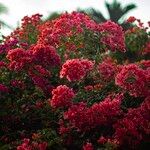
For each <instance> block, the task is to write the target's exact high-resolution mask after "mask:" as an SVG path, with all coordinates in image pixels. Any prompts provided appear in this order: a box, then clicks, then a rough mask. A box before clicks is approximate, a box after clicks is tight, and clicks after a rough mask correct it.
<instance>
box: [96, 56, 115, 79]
mask: <svg viewBox="0 0 150 150" xmlns="http://www.w3.org/2000/svg"><path fill="white" fill-rule="evenodd" d="M116 70H117V65H116V64H115V63H114V62H113V61H112V60H110V59H106V60H104V61H103V62H102V63H100V64H99V65H98V71H99V73H100V76H101V78H102V79H103V80H104V81H112V79H114V77H115V73H116Z"/></svg>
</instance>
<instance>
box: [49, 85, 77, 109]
mask: <svg viewBox="0 0 150 150" xmlns="http://www.w3.org/2000/svg"><path fill="white" fill-rule="evenodd" d="M74 96H75V93H74V92H73V90H72V89H70V88H69V87H67V86H66V85H59V86H58V87H57V88H56V89H54V90H53V91H52V99H51V100H49V101H50V105H51V106H52V107H53V108H62V107H68V106H70V105H71V104H72V99H73V98H74Z"/></svg>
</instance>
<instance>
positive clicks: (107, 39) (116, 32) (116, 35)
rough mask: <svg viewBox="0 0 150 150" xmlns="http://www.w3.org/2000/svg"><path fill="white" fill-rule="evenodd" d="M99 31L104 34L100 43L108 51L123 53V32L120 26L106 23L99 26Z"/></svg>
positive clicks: (109, 22)
mask: <svg viewBox="0 0 150 150" xmlns="http://www.w3.org/2000/svg"><path fill="white" fill-rule="evenodd" d="M99 31H100V32H103V34H104V37H102V39H101V42H102V43H104V44H105V45H106V46H108V49H109V50H111V51H116V50H118V51H121V52H125V40H124V32H123V29H122V27H121V26H119V25H118V24H116V23H114V22H112V21H107V22H105V23H102V24H100V25H99Z"/></svg>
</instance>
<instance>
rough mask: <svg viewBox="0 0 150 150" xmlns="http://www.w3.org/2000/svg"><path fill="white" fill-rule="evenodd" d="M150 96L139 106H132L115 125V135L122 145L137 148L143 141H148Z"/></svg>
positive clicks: (149, 132) (149, 131)
mask: <svg viewBox="0 0 150 150" xmlns="http://www.w3.org/2000/svg"><path fill="white" fill-rule="evenodd" d="M149 120H150V97H147V98H146V99H145V100H144V102H143V103H142V104H141V106H140V107H138V108H130V109H129V110H128V113H127V114H126V115H125V117H124V118H123V119H120V120H118V122H117V123H116V124H115V125H114V128H115V130H116V131H115V133H114V135H113V137H114V138H115V139H117V140H118V141H119V144H120V145H124V146H126V147H130V148H131V147H132V148H133V149H135V148H137V145H138V144H140V142H141V141H146V140H147V138H148V135H149V134H150V127H149Z"/></svg>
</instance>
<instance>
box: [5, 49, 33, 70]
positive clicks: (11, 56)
mask: <svg viewBox="0 0 150 150" xmlns="http://www.w3.org/2000/svg"><path fill="white" fill-rule="evenodd" d="M7 59H8V60H9V61H10V63H9V68H10V69H11V70H15V71H21V70H22V69H25V68H26V67H28V66H29V65H30V64H31V62H32V59H31V57H30V55H29V53H28V51H25V50H24V49H22V48H16V49H12V50H9V51H8V53H7Z"/></svg>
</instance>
